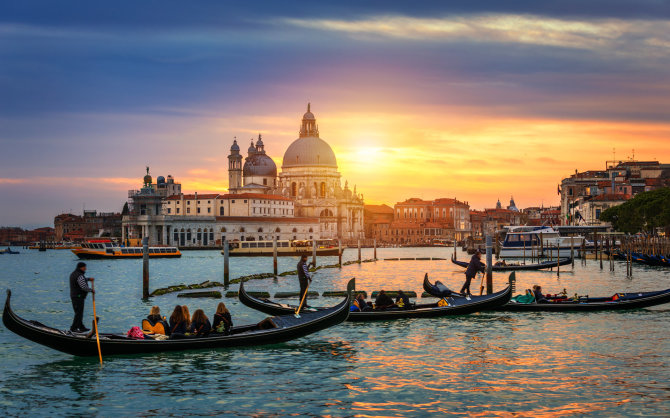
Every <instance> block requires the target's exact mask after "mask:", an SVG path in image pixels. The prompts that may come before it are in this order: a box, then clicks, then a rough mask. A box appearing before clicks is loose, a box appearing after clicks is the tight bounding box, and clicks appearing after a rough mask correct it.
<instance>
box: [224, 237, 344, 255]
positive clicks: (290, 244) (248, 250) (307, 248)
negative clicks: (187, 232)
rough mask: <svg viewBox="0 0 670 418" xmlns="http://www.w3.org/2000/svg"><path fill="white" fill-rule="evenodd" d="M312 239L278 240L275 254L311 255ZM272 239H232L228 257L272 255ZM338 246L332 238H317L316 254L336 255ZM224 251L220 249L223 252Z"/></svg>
mask: <svg viewBox="0 0 670 418" xmlns="http://www.w3.org/2000/svg"><path fill="white" fill-rule="evenodd" d="M312 243H313V240H278V241H277V256H278V257H291V256H300V255H302V254H307V255H312ZM273 245H274V244H273V241H234V242H230V243H229V244H228V255H229V256H230V257H271V256H272V255H273V253H274V252H273V251H274V250H273ZM339 251H340V249H339V246H338V243H337V241H336V240H333V239H317V240H316V255H318V256H326V255H338V254H339ZM223 253H224V251H223V250H222V251H221V254H223Z"/></svg>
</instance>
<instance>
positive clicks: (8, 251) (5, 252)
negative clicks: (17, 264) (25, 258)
mask: <svg viewBox="0 0 670 418" xmlns="http://www.w3.org/2000/svg"><path fill="white" fill-rule="evenodd" d="M0 254H20V251H14V250H10V249H9V248H7V249H4V250H0Z"/></svg>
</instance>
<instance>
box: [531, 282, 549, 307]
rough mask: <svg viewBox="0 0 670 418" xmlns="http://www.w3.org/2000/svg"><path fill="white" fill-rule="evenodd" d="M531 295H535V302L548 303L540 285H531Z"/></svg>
mask: <svg viewBox="0 0 670 418" xmlns="http://www.w3.org/2000/svg"><path fill="white" fill-rule="evenodd" d="M533 295H534V296H535V302H537V303H548V302H549V301H548V300H547V298H546V297H545V296H544V295H543V294H542V286H540V285H537V284H536V285H534V286H533Z"/></svg>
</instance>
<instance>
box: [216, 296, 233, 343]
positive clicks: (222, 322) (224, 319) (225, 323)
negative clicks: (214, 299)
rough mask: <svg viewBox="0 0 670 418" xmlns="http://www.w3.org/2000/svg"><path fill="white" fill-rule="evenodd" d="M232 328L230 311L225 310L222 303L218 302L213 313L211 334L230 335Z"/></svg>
mask: <svg viewBox="0 0 670 418" xmlns="http://www.w3.org/2000/svg"><path fill="white" fill-rule="evenodd" d="M232 327H233V318H232V317H231V316H230V311H228V308H226V305H225V304H224V303H223V302H219V305H218V306H217V307H216V313H214V323H213V324H212V329H213V332H216V333H219V334H224V335H230V329H231V328H232Z"/></svg>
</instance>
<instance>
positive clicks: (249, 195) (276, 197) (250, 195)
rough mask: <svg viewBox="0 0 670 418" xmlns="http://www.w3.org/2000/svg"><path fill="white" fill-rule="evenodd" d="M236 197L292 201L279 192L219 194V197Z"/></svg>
mask: <svg viewBox="0 0 670 418" xmlns="http://www.w3.org/2000/svg"><path fill="white" fill-rule="evenodd" d="M235 198H238V199H239V198H247V199H266V200H286V201H291V199H290V198H288V197H284V196H280V195H277V194H263V193H239V194H224V195H219V197H218V199H235Z"/></svg>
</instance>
